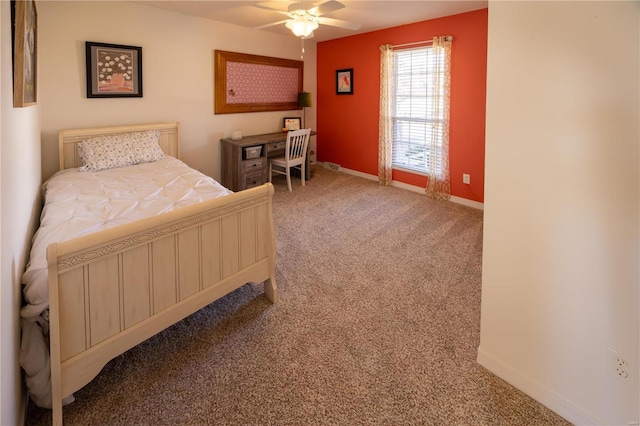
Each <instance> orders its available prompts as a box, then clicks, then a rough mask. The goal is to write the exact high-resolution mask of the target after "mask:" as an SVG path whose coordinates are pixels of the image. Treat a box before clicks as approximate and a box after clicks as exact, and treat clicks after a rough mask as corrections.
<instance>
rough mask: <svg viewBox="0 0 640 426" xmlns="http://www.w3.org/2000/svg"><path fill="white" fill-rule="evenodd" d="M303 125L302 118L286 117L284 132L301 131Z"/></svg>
mask: <svg viewBox="0 0 640 426" xmlns="http://www.w3.org/2000/svg"><path fill="white" fill-rule="evenodd" d="M301 123H302V119H301V118H300V117H285V118H284V119H283V120H282V130H287V131H289V130H300V127H301Z"/></svg>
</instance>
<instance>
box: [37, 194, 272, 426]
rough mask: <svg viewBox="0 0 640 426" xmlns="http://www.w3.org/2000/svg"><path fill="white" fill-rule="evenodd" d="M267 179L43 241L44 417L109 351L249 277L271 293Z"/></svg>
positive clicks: (58, 410)
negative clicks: (47, 395)
mask: <svg viewBox="0 0 640 426" xmlns="http://www.w3.org/2000/svg"><path fill="white" fill-rule="evenodd" d="M272 196H273V187H272V186H271V184H265V185H262V186H260V187H257V188H253V189H248V190H245V191H241V192H238V193H235V194H232V195H228V196H225V197H222V198H218V199H214V200H211V201H208V202H205V203H201V204H198V205H194V206H190V207H185V208H182V209H178V210H175V211H173V212H170V213H166V214H163V215H159V216H155V217H152V218H149V219H145V220H141V221H138V222H135V223H131V224H127V225H123V226H120V227H117V228H113V229H110V230H106V231H101V232H99V233H95V234H92V235H88V236H85V237H82V238H78V239H75V240H71V241H67V242H62V243H56V244H51V245H50V246H49V247H48V250H47V260H48V270H49V297H50V301H49V305H50V306H49V311H50V327H51V329H50V346H51V381H52V391H53V421H54V424H61V423H62V398H63V397H66V396H68V395H70V394H72V393H73V392H75V391H77V390H78V389H80V388H81V387H83V386H84V385H86V384H87V383H88V382H89V381H91V380H92V379H93V378H94V377H95V376H96V375H97V374H98V373H99V372H100V370H101V369H102V368H103V367H104V365H105V364H106V363H107V362H108V361H109V360H111V359H112V358H114V357H116V356H118V355H120V354H122V353H123V352H125V351H127V350H129V349H130V348H132V347H134V346H135V345H137V344H139V343H140V342H142V341H144V340H146V339H148V338H149V337H151V336H153V335H155V334H157V333H158V332H160V331H162V330H164V329H165V328H167V327H169V326H170V325H172V324H174V323H175V322H177V321H179V320H181V319H183V318H185V317H187V316H188V315H190V314H192V313H193V312H196V311H197V310H199V309H201V308H203V307H204V306H206V305H208V304H210V303H211V302H213V301H214V300H216V299H218V298H220V297H222V296H224V295H226V294H228V293H230V292H231V291H233V290H235V289H236V288H238V287H241V286H243V285H244V284H246V283H248V282H253V283H259V282H263V281H264V290H265V295H266V297H267V298H268V299H269V300H270V301H271V302H275V301H276V298H277V289H276V285H275V277H274V273H275V237H274V228H273V217H272V205H271V199H272Z"/></svg>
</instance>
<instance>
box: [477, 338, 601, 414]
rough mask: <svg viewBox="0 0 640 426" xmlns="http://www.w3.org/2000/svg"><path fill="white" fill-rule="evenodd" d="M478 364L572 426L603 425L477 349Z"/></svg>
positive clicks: (570, 403)
mask: <svg viewBox="0 0 640 426" xmlns="http://www.w3.org/2000/svg"><path fill="white" fill-rule="evenodd" d="M478 364H480V365H482V366H483V367H485V368H486V369H487V370H489V371H491V372H492V373H493V374H495V375H496V376H498V377H500V378H501V379H503V380H504V381H506V382H507V383H509V384H510V385H512V386H514V387H515V388H517V389H520V390H521V391H522V392H524V393H526V394H527V395H529V396H530V397H532V398H533V399H535V400H536V401H538V402H540V403H541V404H543V405H544V406H546V407H548V408H549V409H550V410H552V411H554V412H555V413H557V414H558V415H560V416H562V417H563V418H565V419H566V420H568V421H570V422H571V423H573V424H574V425H604V424H606V423H605V422H603V421H602V420H600V419H599V418H597V417H595V416H593V415H591V414H589V413H587V412H586V411H584V410H583V409H582V408H580V407H578V406H576V405H575V404H573V403H572V402H570V401H568V400H566V399H564V398H562V397H561V396H560V395H558V394H556V393H555V392H553V391H552V390H551V389H549V388H547V387H545V386H543V385H541V384H540V383H538V382H536V381H535V380H532V379H531V378H529V377H526V376H524V375H522V374H521V373H520V372H519V371H517V370H515V369H514V368H512V367H511V366H509V365H507V364H505V363H504V362H502V361H500V360H499V359H497V358H495V357H493V356H491V355H489V354H487V353H486V352H484V351H483V350H482V349H481V348H479V349H478Z"/></svg>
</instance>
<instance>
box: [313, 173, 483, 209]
mask: <svg viewBox="0 0 640 426" xmlns="http://www.w3.org/2000/svg"><path fill="white" fill-rule="evenodd" d="M317 164H318V165H319V166H321V167H322V166H323V163H322V162H318V163H317ZM340 171H341V172H344V173H346V174H348V175H353V176H358V177H361V178H364V179H367V180H372V181H376V182H377V181H378V176H375V175H371V174H369V173H363V172H359V171H357V170H351V169H347V168H344V167H342V166H340ZM391 186H395V187H398V188H402V189H406V190H408V191H412V192H415V193H418V194H423V195H424V188H421V187H419V186H415V185H409V184H408V183H404V182H398V181H397V180H394V181H392V182H391ZM449 201H451V202H452V203H456V204H462V205H464V206H467V207H473V208H474V209H478V210H484V204H483V203H481V202H479V201H473V200H469V199H467V198H462V197H456V196H454V195H452V196H451V199H450V200H449Z"/></svg>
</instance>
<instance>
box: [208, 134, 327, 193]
mask: <svg viewBox="0 0 640 426" xmlns="http://www.w3.org/2000/svg"><path fill="white" fill-rule="evenodd" d="M315 134H316V132H313V131H312V132H311V135H312V136H313V135H315ZM286 141H287V134H286V133H284V132H276V133H265V134H262V135H252V136H245V137H243V138H242V139H237V140H234V139H231V138H224V139H220V142H221V145H222V156H221V161H222V182H221V183H222V184H223V185H224V186H226V187H227V188H229V189H230V190H232V191H242V190H243V189H247V188H252V187H254V186H258V185H262V184H263V183H265V182H268V181H269V176H268V175H267V174H268V172H269V163H268V159H269V157H277V156H281V155H284V148H285V145H286ZM298 174H299V172H298ZM310 176H311V173H310V165H309V154H308V150H307V160H306V165H305V179H309V178H310Z"/></svg>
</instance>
